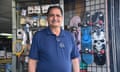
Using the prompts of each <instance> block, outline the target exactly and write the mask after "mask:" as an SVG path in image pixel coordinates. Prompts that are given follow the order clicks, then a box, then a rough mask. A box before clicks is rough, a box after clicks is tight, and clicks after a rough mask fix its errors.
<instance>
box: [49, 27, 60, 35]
mask: <svg viewBox="0 0 120 72" xmlns="http://www.w3.org/2000/svg"><path fill="white" fill-rule="evenodd" d="M50 29H51V31H52V33H53V34H55V35H56V36H59V35H60V31H61V28H60V27H50Z"/></svg>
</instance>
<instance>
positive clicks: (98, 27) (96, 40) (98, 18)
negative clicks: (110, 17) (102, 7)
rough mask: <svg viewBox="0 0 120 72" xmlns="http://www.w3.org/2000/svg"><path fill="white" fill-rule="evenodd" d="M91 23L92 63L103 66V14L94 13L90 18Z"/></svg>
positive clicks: (104, 58) (104, 60) (104, 54)
mask: <svg viewBox="0 0 120 72" xmlns="http://www.w3.org/2000/svg"><path fill="white" fill-rule="evenodd" d="M92 21H93V24H94V25H93V33H92V39H93V42H92V44H93V49H94V62H95V63H96V64H97V65H104V64H105V62H106V53H105V45H106V44H105V43H106V40H105V32H104V14H103V13H102V12H96V13H94V15H93V18H92Z"/></svg>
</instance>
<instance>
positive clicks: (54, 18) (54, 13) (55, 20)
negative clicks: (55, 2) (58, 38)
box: [47, 8, 63, 27]
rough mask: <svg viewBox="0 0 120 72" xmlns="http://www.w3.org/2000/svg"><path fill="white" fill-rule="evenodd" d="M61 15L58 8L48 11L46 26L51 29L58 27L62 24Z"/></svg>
mask: <svg viewBox="0 0 120 72" xmlns="http://www.w3.org/2000/svg"><path fill="white" fill-rule="evenodd" d="M62 19H63V17H62V14H61V11H60V10H59V9H58V8H53V9H51V10H50V12H49V14H48V18H47V20H48V24H49V26H51V27H60V26H61V23H62Z"/></svg>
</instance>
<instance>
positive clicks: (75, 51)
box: [71, 37, 80, 59]
mask: <svg viewBox="0 0 120 72" xmlns="http://www.w3.org/2000/svg"><path fill="white" fill-rule="evenodd" d="M79 56H80V53H79V50H78V48H77V46H76V45H75V41H74V38H73V37H72V52H71V59H74V58H79Z"/></svg>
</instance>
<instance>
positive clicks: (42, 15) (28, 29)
mask: <svg viewBox="0 0 120 72" xmlns="http://www.w3.org/2000/svg"><path fill="white" fill-rule="evenodd" d="M53 5H58V6H61V8H62V9H63V1H62V0H12V16H13V19H12V20H13V25H12V26H13V27H12V30H13V45H12V46H13V47H12V48H13V57H12V64H13V68H12V72H27V68H28V67H27V65H28V54H29V50H30V45H31V43H32V36H33V35H34V33H35V32H36V31H38V30H41V29H43V28H45V27H47V21H46V12H47V9H48V7H49V6H53ZM63 26H64V25H63V24H62V27H63ZM18 65H19V66H18Z"/></svg>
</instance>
